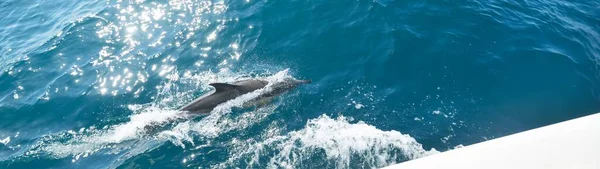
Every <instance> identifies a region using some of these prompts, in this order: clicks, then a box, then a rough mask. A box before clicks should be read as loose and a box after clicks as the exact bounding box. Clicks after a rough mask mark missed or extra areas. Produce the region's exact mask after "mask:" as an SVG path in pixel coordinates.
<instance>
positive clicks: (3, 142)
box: [0, 136, 10, 145]
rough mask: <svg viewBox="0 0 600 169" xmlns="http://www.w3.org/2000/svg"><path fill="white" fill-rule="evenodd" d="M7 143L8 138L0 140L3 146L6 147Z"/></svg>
mask: <svg viewBox="0 0 600 169" xmlns="http://www.w3.org/2000/svg"><path fill="white" fill-rule="evenodd" d="M9 142H10V136H8V137H6V138H4V139H2V140H0V143H2V144H4V145H7V144H8V143H9Z"/></svg>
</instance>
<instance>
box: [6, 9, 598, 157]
mask: <svg viewBox="0 0 600 169" xmlns="http://www.w3.org/2000/svg"><path fill="white" fill-rule="evenodd" d="M599 6H600V2H598V1H574V2H567V1H560V0H533V1H504V0H489V1H480V0H467V1H460V2H458V1H392V0H375V1H362V0H359V1H321V0H310V1H255V0H244V1H218V0H217V1H199V0H170V1H166V0H163V1H149V0H109V1H105V0H96V1H93V0H92V1H75V0H58V1H20V0H3V1H1V2H0V25H1V27H0V119H2V120H0V168H150V167H152V168H232V167H239V168H375V167H382V166H387V165H391V164H395V163H400V162H404V161H407V160H411V159H415V158H419V157H423V156H427V155H430V154H434V153H438V152H442V151H447V150H450V149H453V148H455V147H456V146H459V145H470V144H474V143H478V142H481V141H485V140H488V139H493V138H497V137H501V136H505V135H508V134H512V133H516V132H520V131H524V130H528V129H533V128H536V127H540V126H544V125H548V124H552V123H556V122H560V121H565V120H569V119H573V118H576V117H581V116H584V115H588V114H592V113H595V112H598V111H600V104H599V103H600V70H599V68H600V64H599V62H600V33H599V31H598V30H600V19H599V18H600V10H598V7H599ZM253 77H258V78H266V79H268V80H269V81H278V80H280V79H281V78H285V77H294V78H298V79H312V80H313V83H312V84H309V85H305V86H302V87H300V88H298V89H296V90H294V91H291V92H289V93H286V94H284V95H282V96H280V97H278V98H277V99H275V100H273V102H272V103H270V104H268V105H267V106H264V107H258V108H252V107H250V108H248V107H243V106H241V105H242V104H243V103H244V102H245V101H246V100H248V98H240V99H236V100H233V101H230V102H227V103H225V104H224V105H222V106H220V107H218V108H217V109H216V110H215V111H213V113H212V114H211V115H209V116H205V117H200V118H196V119H187V120H180V122H176V123H172V124H168V125H167V126H165V127H164V130H163V131H158V132H156V133H151V134H147V133H144V132H143V128H144V126H146V125H148V124H152V123H155V122H160V121H168V120H169V119H173V118H178V117H180V114H179V112H177V111H176V109H178V108H179V107H181V106H183V105H185V104H187V103H188V102H190V101H191V100H193V99H195V98H196V97H198V96H200V95H202V94H204V93H206V92H209V91H210V90H211V88H210V86H209V85H208V84H209V83H213V82H233V81H236V80H241V79H247V78H253ZM248 97H252V96H251V95H250V96H248Z"/></svg>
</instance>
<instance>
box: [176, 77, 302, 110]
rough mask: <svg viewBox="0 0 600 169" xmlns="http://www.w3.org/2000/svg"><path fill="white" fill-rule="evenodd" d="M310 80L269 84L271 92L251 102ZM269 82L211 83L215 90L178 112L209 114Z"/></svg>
mask: <svg viewBox="0 0 600 169" xmlns="http://www.w3.org/2000/svg"><path fill="white" fill-rule="evenodd" d="M311 82H312V81H311V80H297V79H294V78H286V79H284V80H283V81H281V82H274V83H273V84H271V90H269V91H266V92H265V93H261V94H260V95H259V96H257V97H256V98H254V99H253V100H254V101H256V100H261V99H268V98H272V97H274V96H277V95H280V94H282V93H284V92H287V91H289V90H292V89H294V88H296V87H298V86H300V85H302V84H307V83H311ZM269 83H270V82H268V81H266V80H261V79H248V80H242V81H237V82H233V83H211V84H209V85H210V86H212V87H214V88H215V90H213V91H212V92H209V93H207V94H204V95H202V96H200V97H199V98H198V99H196V100H194V101H192V102H191V103H189V104H187V105H185V106H183V107H181V108H180V109H179V111H184V112H187V113H190V114H194V115H202V114H210V112H211V111H212V110H213V109H214V108H215V107H217V106H218V105H220V104H221V103H225V102H227V101H229V100H232V99H235V98H237V97H239V96H241V95H244V94H247V93H250V92H253V91H256V90H258V89H262V88H264V87H266V86H267V85H268V84H269Z"/></svg>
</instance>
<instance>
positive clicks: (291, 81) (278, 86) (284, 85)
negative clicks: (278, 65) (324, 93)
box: [271, 78, 312, 95]
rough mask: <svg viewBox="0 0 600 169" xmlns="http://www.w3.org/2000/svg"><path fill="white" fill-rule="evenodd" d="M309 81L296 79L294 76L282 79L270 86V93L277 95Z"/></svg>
mask: <svg viewBox="0 0 600 169" xmlns="http://www.w3.org/2000/svg"><path fill="white" fill-rule="evenodd" d="M311 82H312V81H311V80H298V79H295V78H286V79H284V80H283V81H280V82H278V83H275V84H273V85H272V86H271V88H272V89H273V91H272V92H271V94H275V95H277V94H280V93H283V92H287V91H289V90H292V89H294V88H296V87H298V86H300V85H303V84H309V83H311Z"/></svg>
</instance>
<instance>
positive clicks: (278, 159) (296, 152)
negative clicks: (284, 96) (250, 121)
mask: <svg viewBox="0 0 600 169" xmlns="http://www.w3.org/2000/svg"><path fill="white" fill-rule="evenodd" d="M238 143H240V144H237V145H234V147H235V149H236V150H238V151H239V152H241V153H237V154H235V155H233V156H232V157H231V158H230V159H229V160H228V161H227V162H226V163H222V164H220V165H219V166H218V167H220V168H229V167H233V166H237V165H239V163H243V162H248V161H249V162H248V163H249V164H248V165H249V166H252V167H257V168H264V167H266V168H299V167H302V166H304V165H306V164H303V163H304V162H306V163H313V162H314V159H317V158H321V157H325V159H326V160H328V163H327V164H325V165H327V167H331V166H335V168H353V167H357V166H353V164H357V163H356V162H357V161H361V162H362V163H359V164H360V165H361V166H362V167H368V168H375V167H383V166H387V165H390V164H394V163H397V162H399V161H400V160H404V161H406V160H410V159H416V158H420V157H423V156H427V155H431V154H435V153H438V151H437V150H435V149H431V150H425V149H423V147H422V145H421V144H420V143H418V142H417V141H416V140H415V139H414V138H412V137H410V136H409V135H406V134H402V133H400V132H398V131H394V130H392V131H382V130H379V129H377V128H375V127H374V126H371V125H368V124H366V123H364V122H358V123H350V122H349V121H348V120H347V118H345V117H343V116H341V117H338V118H337V119H333V118H331V117H329V116H327V115H321V116H320V117H318V118H316V119H312V120H309V121H308V123H307V124H306V126H305V127H304V128H303V129H301V130H298V131H293V132H290V133H288V134H286V135H281V136H274V137H271V138H268V139H266V140H264V141H262V142H257V143H254V144H251V145H249V146H245V145H246V144H247V142H238ZM269 151H276V152H277V153H275V154H271V155H265V152H269ZM265 159H266V160H265ZM261 161H266V163H263V164H261V163H260V162H261ZM311 161H312V162H311ZM351 161H353V162H352V163H351ZM317 165H318V164H317ZM309 166H311V167H316V166H315V165H314V164H310V165H309ZM305 167H306V166H305Z"/></svg>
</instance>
